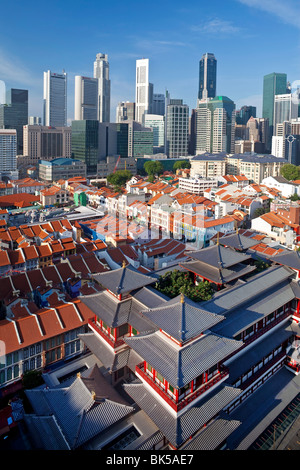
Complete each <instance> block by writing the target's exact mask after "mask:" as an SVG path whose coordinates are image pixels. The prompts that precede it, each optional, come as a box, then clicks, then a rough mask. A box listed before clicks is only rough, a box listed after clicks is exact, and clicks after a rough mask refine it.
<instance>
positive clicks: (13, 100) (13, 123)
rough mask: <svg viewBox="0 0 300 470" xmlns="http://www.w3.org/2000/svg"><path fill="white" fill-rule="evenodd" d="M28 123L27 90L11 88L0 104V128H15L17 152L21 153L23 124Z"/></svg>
mask: <svg viewBox="0 0 300 470" xmlns="http://www.w3.org/2000/svg"><path fill="white" fill-rule="evenodd" d="M27 124H28V90H19V89H16V88H12V89H10V90H8V91H7V93H6V104H1V105H0V129H16V131H17V154H18V155H22V154H23V126H26V125H27Z"/></svg>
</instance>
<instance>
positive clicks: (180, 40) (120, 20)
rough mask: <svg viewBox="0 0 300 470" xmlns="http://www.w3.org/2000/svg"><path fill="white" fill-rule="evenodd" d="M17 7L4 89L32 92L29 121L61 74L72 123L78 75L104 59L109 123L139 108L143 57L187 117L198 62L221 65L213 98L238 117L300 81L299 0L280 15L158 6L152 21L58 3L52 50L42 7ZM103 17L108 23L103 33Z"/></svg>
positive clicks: (1, 76)
mask: <svg viewBox="0 0 300 470" xmlns="http://www.w3.org/2000/svg"><path fill="white" fill-rule="evenodd" d="M17 4H18V5H19V6H18V14H17V15H14V17H15V18H16V23H15V28H14V29H13V31H12V30H11V28H10V27H9V25H8V24H7V25H6V24H4V25H3V28H2V30H1V32H0V39H2V40H1V44H5V46H1V47H0V59H1V60H0V63H1V65H0V80H2V81H3V82H5V84H6V88H7V89H9V88H12V87H14V88H21V89H28V90H29V115H37V116H42V87H43V72H44V71H46V70H53V71H54V72H57V73H61V72H62V70H63V69H64V70H65V71H66V73H67V74H68V122H69V123H70V120H72V119H73V118H74V87H75V75H82V76H89V77H91V76H92V74H93V62H94V60H95V55H96V54H97V53H99V52H103V53H105V54H107V55H108V57H109V63H110V79H111V120H112V121H114V120H115V110H116V106H117V104H118V102H120V101H134V95H135V65H136V60H138V59H141V58H143V57H144V58H149V69H150V70H149V81H150V82H151V83H153V85H154V93H165V91H166V90H168V91H169V92H170V94H171V96H172V97H173V98H178V99H182V100H183V101H184V103H185V104H187V105H188V106H189V108H190V110H191V109H193V108H195V107H196V103H197V93H198V85H199V83H198V80H199V61H200V59H201V57H202V55H203V54H205V53H207V52H210V53H213V54H214V55H215V57H216V58H217V61H218V73H217V95H223V96H228V97H229V98H230V99H232V100H233V101H234V102H235V103H236V107H237V109H239V108H240V107H241V106H243V105H251V106H256V107H257V115H258V116H260V115H261V114H262V90H263V77H264V75H266V74H269V73H272V72H277V73H286V74H287V77H288V80H289V81H290V82H294V81H297V80H299V79H300V73H299V64H298V55H299V48H300V40H299V25H298V22H297V21H296V18H297V15H298V16H299V13H300V7H299V6H298V5H297V3H296V1H293V0H290V1H289V2H287V3H286V4H285V5H284V7H281V5H280V2H279V1H274V2H272V4H271V3H270V2H269V1H267V0H263V1H260V2H258V1H256V0H228V2H226V5H224V3H222V2H221V1H219V0H214V1H213V2H210V4H209V5H202V4H201V5H199V2H195V1H192V2H189V5H188V7H186V8H183V7H182V6H181V4H180V3H179V2H178V1H174V2H169V1H166V2H164V4H163V5H162V4H158V3H156V2H154V3H152V8H151V9H149V10H147V14H146V15H145V12H144V11H143V9H139V8H138V3H137V2H136V1H132V2H130V4H127V5H124V4H122V3H121V2H118V1H117V2H116V3H114V5H102V4H101V6H99V4H98V3H97V2H95V1H89V2H88V4H86V3H83V2H79V3H76V4H75V5H74V4H73V3H72V4H71V2H69V1H66V2H64V4H63V5H61V3H60V4H58V2H56V1H54V2H53V3H52V9H51V10H49V9H47V24H48V25H52V26H51V31H52V33H53V34H52V36H51V38H50V40H49V35H46V34H44V28H45V24H44V22H42V21H41V19H42V18H43V15H44V14H45V11H44V8H43V6H39V7H38V8H37V7H36V4H35V3H34V2H33V1H29V3H27V4H26V5H25V4H22V3H21V2H17ZM12 8H15V4H14V6H12V5H9V4H7V5H6V6H5V10H6V16H7V17H9V16H10V15H12V14H13V13H14V11H13V10H12ZM215 12H217V13H215ZM100 13H101V17H105V19H106V20H105V22H104V21H103V22H101V23H99V15H100ZM84 18H86V20H84ZM198 18H200V19H198ZM99 24H100V26H99ZM24 25H26V27H24ZM42 28H43V29H42ZM58 33H59V34H58ZM283 36H284V37H285V41H281V38H282V37H283ZM20 44H22V49H21V48H20ZM287 44H288V45H289V47H287ZM75 50H76V54H75V53H72V51H75Z"/></svg>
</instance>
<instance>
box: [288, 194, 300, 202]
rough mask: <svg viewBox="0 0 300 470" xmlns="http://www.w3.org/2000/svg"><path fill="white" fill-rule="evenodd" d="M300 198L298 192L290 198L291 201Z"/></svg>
mask: <svg viewBox="0 0 300 470" xmlns="http://www.w3.org/2000/svg"><path fill="white" fill-rule="evenodd" d="M299 199H300V198H299V196H298V194H296V193H295V194H293V195H292V196H291V197H290V200H291V201H299Z"/></svg>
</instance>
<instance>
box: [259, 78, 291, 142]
mask: <svg viewBox="0 0 300 470" xmlns="http://www.w3.org/2000/svg"><path fill="white" fill-rule="evenodd" d="M286 93H287V75H286V74H285V73H275V72H273V73H270V74H268V75H265V76H264V85H263V110H262V117H263V118H264V119H268V120H269V137H268V141H267V150H268V151H270V150H271V142H272V136H273V135H274V132H275V129H274V103H275V95H285V94H286Z"/></svg>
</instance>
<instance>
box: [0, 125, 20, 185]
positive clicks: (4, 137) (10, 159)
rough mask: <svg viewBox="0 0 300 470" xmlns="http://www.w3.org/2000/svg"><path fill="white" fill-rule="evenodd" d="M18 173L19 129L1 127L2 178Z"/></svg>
mask: <svg viewBox="0 0 300 470" xmlns="http://www.w3.org/2000/svg"><path fill="white" fill-rule="evenodd" d="M14 173H17V131H16V130H15V129H0V178H1V179H2V178H3V176H11V175H12V174H14Z"/></svg>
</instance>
